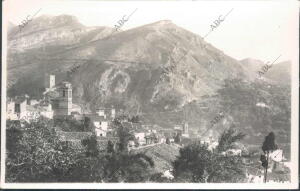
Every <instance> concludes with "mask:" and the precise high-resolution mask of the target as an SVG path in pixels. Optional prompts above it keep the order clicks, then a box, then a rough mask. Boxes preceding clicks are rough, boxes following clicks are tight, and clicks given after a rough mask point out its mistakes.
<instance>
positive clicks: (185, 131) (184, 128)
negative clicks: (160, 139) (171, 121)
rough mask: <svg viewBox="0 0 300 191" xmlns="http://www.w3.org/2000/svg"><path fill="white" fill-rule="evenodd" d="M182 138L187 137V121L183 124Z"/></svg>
mask: <svg viewBox="0 0 300 191" xmlns="http://www.w3.org/2000/svg"><path fill="white" fill-rule="evenodd" d="M182 136H185V137H188V136H189V124H188V122H187V121H185V122H184V124H183V131H182Z"/></svg>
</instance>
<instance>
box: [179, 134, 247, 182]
mask: <svg viewBox="0 0 300 191" xmlns="http://www.w3.org/2000/svg"><path fill="white" fill-rule="evenodd" d="M243 137H244V135H242V134H240V133H236V131H234V130H233V129H229V130H226V131H224V132H223V133H222V135H221V136H220V139H219V141H220V142H219V146H218V147H217V149H216V150H215V151H214V152H213V151H210V150H209V149H208V145H206V144H201V143H198V142H197V143H192V144H190V145H188V146H186V147H184V148H181V149H180V151H179V153H180V154H179V156H178V158H177V159H176V160H175V161H174V163H173V166H174V177H175V181H176V182H202V183H204V182H243V181H244V178H245V172H244V171H243V169H244V168H243V166H242V165H243V163H242V159H241V157H240V156H224V155H222V154H221V152H222V151H225V150H227V149H228V148H231V146H232V144H233V143H234V142H236V141H238V140H240V139H242V138H243Z"/></svg>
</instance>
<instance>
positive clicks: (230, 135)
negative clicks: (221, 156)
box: [216, 126, 245, 153]
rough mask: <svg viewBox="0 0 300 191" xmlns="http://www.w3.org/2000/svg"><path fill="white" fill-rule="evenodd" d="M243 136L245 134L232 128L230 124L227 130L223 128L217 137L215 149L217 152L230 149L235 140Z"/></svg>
mask: <svg viewBox="0 0 300 191" xmlns="http://www.w3.org/2000/svg"><path fill="white" fill-rule="evenodd" d="M244 137H245V134H243V133H241V132H239V133H238V132H237V131H236V130H234V129H233V126H231V127H230V128H229V129H228V130H225V131H224V132H223V133H222V134H221V136H220V137H219V144H218V146H217V148H216V149H217V151H218V152H219V153H221V152H223V151H226V150H228V149H231V148H232V147H233V145H234V143H235V142H237V141H239V140H241V139H243V138H244Z"/></svg>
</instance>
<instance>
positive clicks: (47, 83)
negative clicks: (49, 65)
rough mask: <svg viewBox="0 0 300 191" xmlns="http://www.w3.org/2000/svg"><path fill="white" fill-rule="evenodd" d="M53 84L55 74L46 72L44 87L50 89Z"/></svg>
mask: <svg viewBox="0 0 300 191" xmlns="http://www.w3.org/2000/svg"><path fill="white" fill-rule="evenodd" d="M54 86H55V75H52V74H46V76H45V88H46V90H48V89H51V88H53V87H54Z"/></svg>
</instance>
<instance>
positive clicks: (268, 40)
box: [4, 0, 299, 62]
mask: <svg viewBox="0 0 300 191" xmlns="http://www.w3.org/2000/svg"><path fill="white" fill-rule="evenodd" d="M298 8H299V6H298V3H297V2H296V1H289V0H284V1H226V2H224V1H197V0H196V1H171V0H169V1H93V0H86V1H80V0H76V1H72V0H60V1H54V0H51V1H49V0H9V1H7V0H6V4H5V5H4V14H5V19H7V20H9V21H11V22H12V23H14V24H16V25H18V24H20V23H21V22H22V20H24V19H25V18H26V17H27V16H28V15H34V14H35V13H36V12H37V11H39V12H38V14H37V16H40V15H61V14H69V15H74V16H76V17H77V18H78V20H79V21H80V22H81V23H82V24H84V25H86V26H109V27H114V25H115V24H117V21H118V20H120V19H121V18H122V17H123V16H124V15H127V16H128V15H129V14H130V13H132V12H133V11H134V10H135V9H137V10H136V12H134V14H133V15H132V16H131V17H130V19H129V20H128V21H127V22H126V23H125V24H124V25H123V26H122V30H127V29H131V28H134V27H138V26H141V25H145V24H149V23H153V22H156V21H159V20H171V21H172V22H173V23H174V24H176V25H178V26H180V27H183V28H185V29H187V30H189V31H191V32H193V33H195V34H198V35H200V36H202V37H204V36H205V35H206V34H207V33H208V32H209V31H210V30H211V25H212V24H213V22H214V21H215V20H217V19H218V18H219V16H221V17H223V16H224V15H226V14H227V13H228V12H229V11H230V10H232V11H231V12H230V14H229V15H228V16H227V17H226V19H225V20H224V21H223V22H222V23H221V24H220V25H219V26H218V27H217V28H216V29H215V30H214V31H212V32H211V33H210V34H209V35H208V36H207V37H206V38H205V40H206V41H207V42H208V43H211V44H212V45H214V46H215V47H217V48H218V49H220V50H222V51H223V52H224V53H225V54H227V55H229V56H231V57H233V58H235V59H238V60H241V59H245V58H254V59H259V60H262V61H264V62H272V61H273V60H275V59H276V58H277V57H278V56H280V55H281V56H280V58H279V59H278V60H277V62H281V61H285V60H294V59H296V57H297V55H298V42H299V35H298V32H299V29H298ZM296 60H298V59H296Z"/></svg>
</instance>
